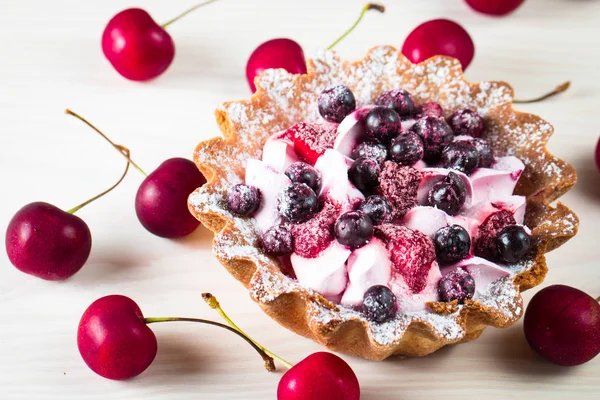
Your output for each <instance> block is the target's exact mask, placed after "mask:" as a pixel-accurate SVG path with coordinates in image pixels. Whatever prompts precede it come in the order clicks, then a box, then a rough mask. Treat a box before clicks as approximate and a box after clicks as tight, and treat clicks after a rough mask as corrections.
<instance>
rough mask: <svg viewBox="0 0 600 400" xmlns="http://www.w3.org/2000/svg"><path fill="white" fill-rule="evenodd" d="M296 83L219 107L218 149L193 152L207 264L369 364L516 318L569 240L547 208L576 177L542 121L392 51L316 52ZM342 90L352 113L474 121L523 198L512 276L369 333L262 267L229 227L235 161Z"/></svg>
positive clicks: (453, 63) (209, 144) (456, 72)
mask: <svg viewBox="0 0 600 400" xmlns="http://www.w3.org/2000/svg"><path fill="white" fill-rule="evenodd" d="M307 64H308V73H307V74H306V75H293V74H289V73H287V72H286V71H284V70H281V69H277V70H266V71H265V72H264V73H263V74H261V75H260V76H259V77H257V78H256V80H255V83H256V86H257V91H256V93H255V94H254V95H253V96H252V97H251V98H250V99H249V100H241V101H231V102H225V103H223V104H222V105H221V106H220V107H219V108H218V109H217V111H216V118H217V123H218V125H219V127H220V128H221V131H222V133H223V137H216V138H213V139H210V140H207V141H204V142H202V143H200V144H199V145H198V146H197V148H196V151H195V155H194V161H195V163H196V164H197V166H198V168H199V169H200V171H201V172H202V173H203V174H204V175H205V176H206V178H207V179H208V183H207V184H205V185H204V186H202V187H201V188H198V189H197V190H196V191H195V192H194V193H192V194H191V195H190V197H189V209H190V211H191V212H192V214H193V215H194V216H195V217H196V218H197V219H198V220H200V221H201V222H202V224H204V226H206V227H207V228H209V229H210V230H212V231H213V232H214V234H215V237H214V241H213V252H214V254H215V255H216V257H217V258H218V259H219V261H220V262H221V263H222V264H223V265H224V266H225V268H227V270H228V271H229V272H230V273H231V274H232V275H233V276H234V277H235V278H236V279H237V280H238V281H240V282H241V283H242V284H243V285H244V286H245V287H246V288H248V289H249V291H250V295H251V297H252V298H253V299H254V300H255V301H256V302H258V304H259V305H260V307H261V308H262V309H263V310H264V312H265V313H266V314H267V315H269V316H270V317H271V318H273V319H274V320H276V321H277V322H278V323H280V324H281V325H283V326H284V327H286V328H288V329H290V330H292V331H294V332H296V333H297V334H300V335H302V336H305V337H308V338H311V339H312V340H314V341H316V342H318V343H321V344H322V345H324V346H326V347H327V348H329V349H330V350H333V351H339V352H342V353H346V354H351V355H355V356H359V357H363V358H367V359H371V360H383V359H385V358H387V357H389V356H391V355H404V356H424V355H427V354H430V353H432V352H434V351H436V350H437V349H439V348H441V347H443V346H446V345H449V344H456V343H462V342H468V341H471V340H474V339H476V338H477V337H479V335H480V334H481V333H482V332H483V330H484V329H485V328H486V327H487V326H494V327H500V328H502V327H507V326H510V325H512V324H514V322H516V321H517V320H518V319H519V318H520V317H521V316H522V314H523V300H522V298H521V295H520V292H521V291H524V290H527V289H530V288H532V287H534V286H536V285H539V284H540V283H541V282H542V281H543V280H544V277H545V275H546V273H547V271H548V268H547V266H546V262H545V257H544V254H545V253H547V252H549V251H551V250H553V249H555V248H557V247H559V246H560V245H562V244H563V243H565V242H566V241H567V240H568V239H570V238H571V237H573V236H574V235H575V234H576V233H577V229H578V225H579V220H578V218H577V216H576V215H575V214H574V213H573V212H572V211H571V210H569V209H568V208H567V207H566V206H564V205H563V204H561V203H557V204H556V205H551V204H550V203H552V202H554V201H555V200H556V199H558V198H559V197H560V196H562V195H563V194H564V193H566V192H567V191H568V190H569V189H570V188H572V187H573V185H574V184H575V182H576V179H577V177H576V172H575V169H574V168H573V167H572V166H571V165H569V164H568V163H566V162H565V161H563V160H560V159H558V158H557V157H555V156H553V155H552V154H550V153H549V152H548V151H547V149H546V143H547V141H548V139H549V138H550V136H551V135H552V133H553V131H554V129H553V127H552V126H551V125H550V124H549V123H548V122H546V121H544V120H543V119H542V118H540V117H538V116H535V115H533V114H527V113H522V112H519V111H516V110H514V109H513V105H512V100H513V90H512V88H511V87H510V86H509V85H508V84H507V83H505V82H493V81H492V82H478V83H471V82H468V81H467V80H466V79H465V78H464V76H463V73H462V69H461V66H460V63H459V62H458V61H457V60H455V59H453V58H449V57H442V56H438V57H434V58H431V59H429V60H426V61H424V62H423V63H421V64H416V65H414V64H412V63H411V62H410V61H408V60H407V59H406V58H405V57H404V56H403V55H402V54H401V53H400V52H399V51H398V50H397V49H395V48H393V47H390V46H378V47H375V48H373V49H371V50H370V51H369V52H368V53H367V55H366V56H365V57H364V58H363V59H362V60H359V61H356V62H347V61H343V60H341V59H340V58H339V57H338V56H337V55H336V53H335V52H331V51H329V52H322V53H320V54H318V55H317V56H316V57H314V58H313V59H309V60H308V63H307ZM339 83H343V84H345V85H346V86H348V87H349V88H350V89H351V90H352V91H353V93H354V95H355V97H356V100H357V107H361V106H363V105H365V104H370V103H371V104H372V103H373V102H374V100H375V98H376V97H377V95H378V94H379V93H381V92H382V91H383V90H388V89H393V88H403V89H406V90H408V91H409V92H411V93H412V95H413V96H414V98H415V100H416V101H417V102H418V103H423V102H427V101H435V102H438V103H440V104H441V105H442V107H443V108H444V111H445V112H446V113H447V114H446V116H448V115H449V114H451V113H453V112H454V111H456V110H457V109H458V108H464V107H469V108H472V109H475V110H476V111H478V112H479V113H480V114H481V115H483V116H484V119H485V124H486V129H485V137H486V139H488V141H489V143H490V145H491V146H492V148H493V149H494V151H495V154H496V155H498V156H506V155H514V156H516V157H518V158H519V159H520V160H521V161H522V162H523V163H524V164H525V166H526V167H525V170H524V172H523V174H522V175H521V178H520V180H519V183H518V185H517V187H516V189H515V194H517V195H523V196H526V198H527V209H526V215H525V224H526V225H527V226H528V227H529V228H530V229H531V230H532V237H533V248H532V252H531V256H530V257H528V260H526V261H525V262H523V263H521V264H520V265H515V266H511V268H512V269H513V271H514V274H513V276H512V277H511V278H504V279H503V280H502V282H499V283H498V285H497V287H495V288H494V289H493V290H492V293H491V294H490V296H489V297H487V298H485V299H479V300H476V301H475V300H468V301H467V302H466V303H465V304H464V305H457V304H456V303H441V302H439V303H430V304H429V307H430V309H431V310H432V311H431V312H429V313H427V314H426V315H425V314H423V315H409V316H403V317H398V318H396V319H394V320H392V321H390V322H386V323H384V324H373V323H371V322H369V321H367V320H365V319H364V318H363V317H362V316H361V315H360V313H358V312H356V311H353V310H349V309H347V308H344V307H342V306H339V305H336V304H334V303H332V302H330V301H328V300H326V299H325V298H324V297H323V296H321V295H320V294H319V293H316V292H314V291H312V290H309V289H307V288H304V287H302V286H301V285H300V284H299V283H298V282H297V281H295V280H294V279H292V278H290V277H288V276H287V275H284V274H283V273H282V272H281V269H280V263H279V261H278V260H276V259H274V258H271V257H269V256H267V255H265V254H264V253H263V252H262V250H261V248H260V237H259V235H258V233H257V228H256V227H255V225H254V223H253V221H252V219H249V218H241V217H237V216H234V215H232V214H231V213H230V212H228V211H227V208H226V206H225V202H224V199H225V195H226V193H227V190H228V188H229V187H231V186H232V185H234V184H237V183H242V182H243V179H244V171H245V164H246V161H247V160H248V159H250V158H260V157H261V152H262V147H263V145H264V143H265V141H266V140H267V138H268V137H269V136H270V135H272V134H274V133H276V132H279V131H281V130H284V129H286V128H287V127H289V126H291V125H293V124H294V123H296V122H299V121H302V120H309V121H310V120H316V119H317V118H318V117H319V115H318V110H317V96H318V94H319V93H320V92H321V91H322V90H323V89H325V88H327V87H329V86H331V85H333V84H339Z"/></svg>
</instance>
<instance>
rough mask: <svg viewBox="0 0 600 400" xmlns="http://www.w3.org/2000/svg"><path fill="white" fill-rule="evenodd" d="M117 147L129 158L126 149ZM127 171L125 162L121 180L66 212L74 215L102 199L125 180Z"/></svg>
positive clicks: (127, 167)
mask: <svg viewBox="0 0 600 400" xmlns="http://www.w3.org/2000/svg"><path fill="white" fill-rule="evenodd" d="M119 147H121V149H122V150H123V151H124V152H125V153H126V154H127V156H129V154H130V151H129V149H128V148H126V147H123V146H119ZM128 171H129V162H127V164H126V165H125V171H124V172H123V174H122V175H121V178H119V180H118V181H117V183H115V184H114V185H112V186H111V187H109V188H108V189H106V190H105V191H104V192H102V193H100V194H99V195H96V196H94V197H92V198H91V199H89V200H86V201H84V202H83V203H81V204H79V205H78V206H75V207H73V208H71V209H70V210H67V212H68V213H69V214H74V213H76V212H77V211H79V210H80V209H82V208H83V207H85V206H87V205H88V204H90V203H91V202H93V201H95V200H98V199H99V198H100V197H102V196H104V195H105V194H108V193H109V192H111V191H112V190H113V189H114V188H116V187H117V186H119V184H120V183H121V182H123V179H125V176H126V175H127V172H128Z"/></svg>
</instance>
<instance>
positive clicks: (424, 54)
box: [402, 19, 475, 70]
mask: <svg viewBox="0 0 600 400" xmlns="http://www.w3.org/2000/svg"><path fill="white" fill-rule="evenodd" d="M402 54H404V55H405V56H406V57H407V58H408V59H409V60H410V61H412V62H413V63H415V64H417V63H420V62H422V61H425V60H427V59H428V58H431V57H433V56H437V55H444V56H449V57H454V58H456V59H458V60H459V61H460V63H461V64H462V67H463V70H466V69H467V67H468V66H469V64H471V61H472V60H473V56H474V55H475V45H474V44H473V40H471V36H469V33H468V32H467V31H466V30H465V29H464V28H463V27H462V26H460V25H459V24H457V23H456V22H454V21H450V20H447V19H434V20H431V21H427V22H425V23H423V24H421V25H419V26H417V27H416V28H415V29H414V30H413V31H412V32H411V33H410V34H409V35H408V37H407V38H406V40H405V41H404V45H403V46H402Z"/></svg>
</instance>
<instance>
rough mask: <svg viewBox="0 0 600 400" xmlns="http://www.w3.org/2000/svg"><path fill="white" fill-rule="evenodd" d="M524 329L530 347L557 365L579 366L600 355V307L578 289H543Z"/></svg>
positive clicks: (530, 308)
mask: <svg viewBox="0 0 600 400" xmlns="http://www.w3.org/2000/svg"><path fill="white" fill-rule="evenodd" d="M523 329H524V330H525V337H526V338H527V342H529V345H530V346H531V348H532V349H533V350H535V351H536V352H537V353H538V354H539V355H541V356H542V357H544V358H545V359H547V360H548V361H550V362H552V363H554V364H558V365H562V366H574V365H579V364H583V363H586V362H588V361H590V360H591V359H592V358H594V357H596V356H597V355H598V354H599V353H600V305H599V304H598V302H597V301H596V300H594V299H593V298H592V297H591V296H589V295H587V294H586V293H584V292H582V291H581V290H579V289H575V288H572V287H569V286H565V285H552V286H548V287H547V288H544V289H542V290H540V291H539V292H538V293H536V295H535V296H533V298H532V299H531V301H530V302H529V305H528V306H527V311H525V319H524V320H523Z"/></svg>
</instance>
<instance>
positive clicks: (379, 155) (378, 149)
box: [352, 142, 388, 164]
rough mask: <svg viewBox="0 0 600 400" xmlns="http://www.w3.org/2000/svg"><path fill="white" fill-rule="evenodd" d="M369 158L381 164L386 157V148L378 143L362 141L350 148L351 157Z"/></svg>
mask: <svg viewBox="0 0 600 400" xmlns="http://www.w3.org/2000/svg"><path fill="white" fill-rule="evenodd" d="M361 157H365V158H370V159H372V160H375V161H376V162H377V164H383V162H384V161H385V160H386V159H387V157H388V151H387V148H386V147H385V146H384V145H382V144H379V143H369V142H362V143H359V144H358V146H356V147H355V148H354V150H352V159H354V160H356V159H357V158H361Z"/></svg>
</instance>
